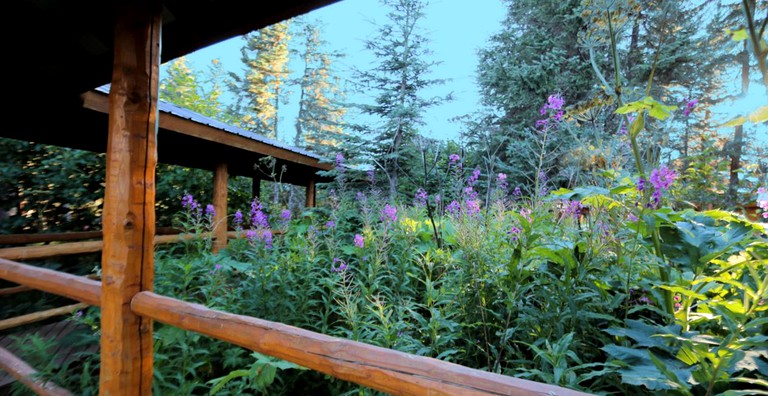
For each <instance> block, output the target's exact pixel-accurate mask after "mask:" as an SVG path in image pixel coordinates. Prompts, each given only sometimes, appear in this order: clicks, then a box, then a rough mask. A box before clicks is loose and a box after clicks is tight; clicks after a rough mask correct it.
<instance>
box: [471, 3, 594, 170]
mask: <svg viewBox="0 0 768 396" xmlns="http://www.w3.org/2000/svg"><path fill="white" fill-rule="evenodd" d="M580 3H581V2H580V1H578V0H567V1H561V0H516V1H512V0H507V1H505V4H506V7H507V15H506V18H505V19H504V21H503V22H502V27H501V30H500V32H498V33H497V34H495V35H493V36H492V37H491V39H490V42H489V45H488V46H487V47H486V48H483V49H481V50H480V51H479V52H478V68H477V83H478V86H479V88H480V94H481V98H482V99H481V105H482V106H483V108H482V110H481V111H480V112H479V113H478V114H476V115H475V116H474V117H472V121H471V122H469V123H467V124H466V133H465V138H466V139H467V141H468V144H469V145H470V147H474V148H475V149H476V150H475V151H476V152H482V153H485V154H484V155H483V156H482V162H483V164H484V167H486V168H488V169H493V168H494V165H493V164H492V163H493V162H494V161H498V162H499V163H498V164H496V166H498V167H500V169H501V170H503V171H505V172H508V173H510V176H511V178H512V180H511V182H512V184H515V185H517V184H522V183H527V182H529V181H534V180H535V178H536V177H538V172H537V171H536V170H535V167H531V166H529V163H530V161H534V162H537V163H538V162H539V161H538V160H534V159H533V158H532V157H534V156H535V157H537V158H540V155H541V152H537V153H534V152H533V150H545V151H547V152H548V153H549V154H547V155H546V158H547V163H546V164H543V168H546V169H549V168H552V167H553V166H555V165H556V164H555V162H554V161H555V160H556V159H557V158H558V157H560V156H561V155H560V154H561V153H562V152H563V151H564V150H565V149H566V147H564V146H563V142H564V141H566V139H571V138H570V137H568V136H563V137H562V139H561V138H552V139H548V141H547V142H537V141H536V140H537V137H538V135H537V134H533V133H530V131H531V130H532V129H533V127H534V125H535V122H536V120H537V119H538V118H539V117H541V115H540V114H539V111H538V110H539V109H540V107H541V105H542V104H544V103H545V102H546V101H547V98H548V97H549V96H550V95H552V94H560V95H561V96H562V97H564V98H565V100H566V102H567V103H569V104H571V103H575V102H579V101H582V100H584V99H585V98H587V97H588V95H589V94H590V93H591V92H592V89H593V86H594V85H595V84H594V78H593V76H592V70H591V69H590V66H589V63H588V62H586V61H585V60H586V59H587V55H586V54H584V53H583V49H582V47H581V46H580V45H579V42H578V37H579V33H580V31H581V30H582V29H583V26H584V23H583V22H582V20H581V18H580V16H579V12H580ZM552 132H555V130H553V131H552ZM571 140H572V139H571ZM541 143H545V144H544V145H543V146H542V145H541ZM489 153H495V154H494V155H489Z"/></svg>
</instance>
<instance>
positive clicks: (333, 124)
mask: <svg viewBox="0 0 768 396" xmlns="http://www.w3.org/2000/svg"><path fill="white" fill-rule="evenodd" d="M300 28H301V31H300V33H299V35H298V36H299V37H300V39H301V40H302V43H301V49H300V53H299V55H300V57H301V60H302V62H303V73H302V75H301V77H300V78H299V79H298V80H297V81H296V84H297V85H298V88H299V112H298V115H297V117H296V123H295V126H296V137H295V138H294V145H296V146H297V147H306V148H308V149H310V150H312V151H314V152H317V153H319V154H321V155H325V156H330V155H331V154H332V152H333V151H337V150H339V148H338V146H339V145H340V144H341V142H342V140H343V137H344V136H343V135H344V130H343V124H344V116H345V114H346V108H345V107H344V106H342V105H341V102H340V101H341V100H342V99H343V96H344V95H343V92H342V91H341V89H340V87H339V83H340V79H339V78H338V77H337V76H335V75H334V74H333V72H332V65H333V62H334V60H335V59H337V58H339V57H340V56H341V55H340V54H338V53H329V52H327V51H325V50H324V49H323V47H324V46H325V42H324V41H323V40H322V38H321V37H320V34H321V32H320V29H319V28H318V26H317V25H315V24H312V23H301V24H300Z"/></svg>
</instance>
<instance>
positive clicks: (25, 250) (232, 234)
mask: <svg viewBox="0 0 768 396" xmlns="http://www.w3.org/2000/svg"><path fill="white" fill-rule="evenodd" d="M244 236H245V233H244V232H237V231H229V232H227V237H228V238H242V237H244ZM196 237H197V235H196V234H171V235H155V245H165V244H169V243H176V242H181V241H183V240H189V239H194V238H196ZM103 248H104V242H103V241H101V240H98V241H86V242H66V243H59V244H55V245H40V246H17V247H10V248H2V249H0V258H4V259H8V260H33V259H40V258H49V257H57V256H68V255H73V254H85V253H96V252H100V251H101V250H102V249H103Z"/></svg>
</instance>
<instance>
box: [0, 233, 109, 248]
mask: <svg viewBox="0 0 768 396" xmlns="http://www.w3.org/2000/svg"><path fill="white" fill-rule="evenodd" d="M96 238H101V231H81V232H55V233H43V234H6V235H0V245H23V244H27V243H41V242H63V241H77V240H83V239H96Z"/></svg>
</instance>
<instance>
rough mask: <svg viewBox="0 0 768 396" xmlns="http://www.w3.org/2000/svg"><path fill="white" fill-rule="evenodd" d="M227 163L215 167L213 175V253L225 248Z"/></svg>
mask: <svg viewBox="0 0 768 396" xmlns="http://www.w3.org/2000/svg"><path fill="white" fill-rule="evenodd" d="M228 178H229V176H228V174H227V163H226V162H222V163H220V164H219V165H218V166H216V170H215V171H214V174H213V208H214V209H215V210H216V213H215V216H214V219H213V237H214V241H213V253H218V252H219V251H220V250H222V249H224V248H225V247H227V179H228Z"/></svg>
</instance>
